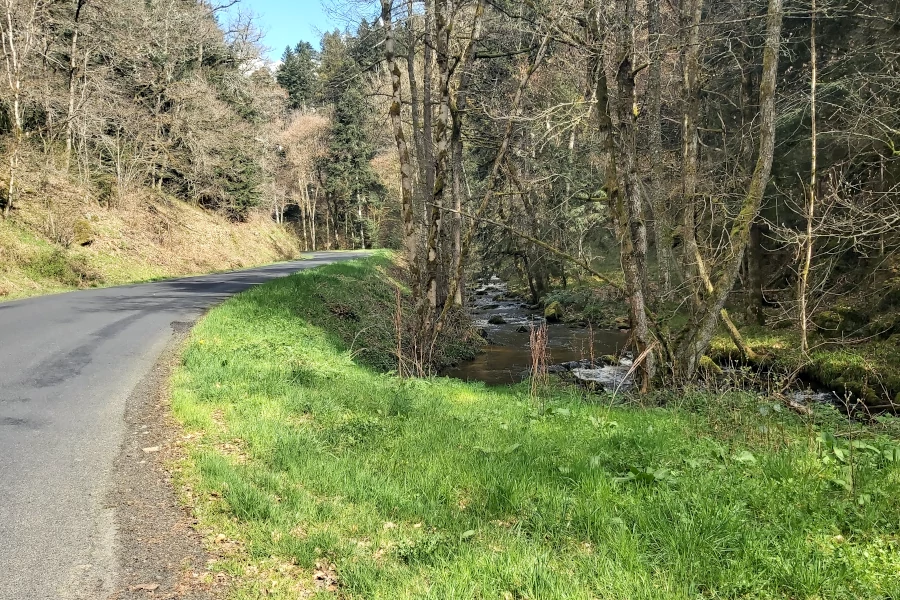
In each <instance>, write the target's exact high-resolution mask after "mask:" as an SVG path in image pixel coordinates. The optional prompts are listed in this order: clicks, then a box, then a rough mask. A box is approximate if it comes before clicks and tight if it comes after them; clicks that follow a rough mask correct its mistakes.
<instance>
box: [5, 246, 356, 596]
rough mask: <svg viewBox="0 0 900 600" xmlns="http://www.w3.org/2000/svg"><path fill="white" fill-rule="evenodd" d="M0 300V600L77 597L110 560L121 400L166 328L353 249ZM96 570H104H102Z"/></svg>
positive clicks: (167, 335)
mask: <svg viewBox="0 0 900 600" xmlns="http://www.w3.org/2000/svg"><path fill="white" fill-rule="evenodd" d="M310 256H311V258H309V259H308V260H303V261H294V262H288V263H280V264H276V265H270V266H267V267H260V268H256V269H250V270H246V271H238V272H234V273H225V274H216V275H207V276H201V277H190V278H185V279H176V280H171V281H161V282H156V283H147V284H139V285H130V286H123V287H114V288H105V289H95V290H85V291H78V292H70V293H66V294H59V295H55V296H43V297H40V298H34V299H30V300H20V301H14V302H8V303H5V304H0V600H26V599H27V600H42V599H44V598H46V599H53V600H56V599H58V598H77V597H82V595H83V593H84V590H83V589H82V590H80V591H79V590H77V589H74V588H75V587H77V586H78V583H77V582H79V581H82V580H85V579H86V578H88V579H97V578H101V579H105V578H108V577H109V576H110V573H109V571H110V570H111V569H114V568H115V557H114V556H113V554H114V550H113V549H114V547H115V527H114V522H115V519H114V517H115V515H114V514H113V511H114V508H113V507H110V506H106V504H107V502H106V494H107V492H108V490H109V489H110V485H111V484H112V481H111V479H112V477H111V475H112V468H113V462H114V460H115V458H116V455H117V453H118V450H119V447H120V445H121V443H122V439H123V435H124V419H123V412H124V408H125V402H126V399H127V398H128V396H129V395H130V394H131V392H132V391H133V390H134V388H135V386H136V385H137V384H138V382H139V381H140V380H141V379H142V378H143V376H144V375H145V374H146V373H147V372H148V371H149V370H150V369H151V367H152V366H153V365H154V363H155V362H156V360H157V358H158V357H159V355H160V353H161V352H162V350H163V349H164V348H165V347H166V344H167V342H168V341H169V340H170V339H171V337H172V331H173V327H172V324H173V323H184V322H193V321H195V320H196V319H197V318H198V317H199V316H200V315H201V314H202V313H203V312H204V311H205V310H206V309H208V308H209V307H211V306H213V305H215V304H217V303H219V302H221V301H223V300H224V299H226V298H228V297H229V296H231V295H233V294H235V293H238V292H240V291H243V290H245V289H247V288H249V287H252V286H254V285H257V284H260V283H263V282H266V281H268V280H271V279H274V278H277V277H283V276H286V275H289V274H291V273H294V272H296V271H298V270H302V269H308V268H312V267H317V266H321V265H324V264H329V263H332V262H336V261H340V260H344V259H348V258H354V257H358V256H360V254H352V253H336V252H335V253H328V252H319V253H313V254H311V255H310ZM101 571H103V572H101Z"/></svg>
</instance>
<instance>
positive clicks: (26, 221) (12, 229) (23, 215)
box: [0, 186, 300, 300]
mask: <svg viewBox="0 0 900 600" xmlns="http://www.w3.org/2000/svg"><path fill="white" fill-rule="evenodd" d="M41 192H42V193H37V190H35V193H34V194H33V196H32V197H31V198H29V201H28V202H23V203H22V205H21V207H20V208H19V209H18V210H17V211H15V212H14V213H13V216H12V217H11V218H9V219H7V220H0V300H10V299H15V298H22V297H27V296H34V295H38V294H44V293H50V292H58V291H65V290H72V289H78V288H85V287H96V286H103V285H117V284H124V283H132V282H136V281H146V280H151V279H159V278H165V277H177V276H182V275H191V274H197V273H209V272H214V271H222V270H233V269H240V268H244V267H251V266H255V265H260V264H266V263H270V262H275V261H279V260H286V259H290V258H296V257H297V256H298V255H299V252H300V249H299V246H298V244H297V240H296V238H295V237H294V236H293V235H292V234H291V233H290V232H288V231H287V230H285V229H284V228H282V227H280V226H278V225H276V224H275V223H273V222H272V221H271V220H270V219H269V218H268V217H266V216H262V215H252V214H251V215H250V216H249V217H248V219H247V220H246V222H242V223H235V222H232V221H229V220H228V219H226V218H225V217H223V216H221V215H219V214H217V213H214V212H211V211H206V210H203V209H201V208H198V207H196V206H193V205H190V204H188V203H185V202H183V201H181V200H177V199H175V198H172V197H171V196H167V195H164V194H159V193H155V192H150V191H146V190H144V191H142V192H140V194H136V195H135V196H133V197H130V198H127V199H124V198H123V199H120V201H119V202H117V203H116V204H115V205H114V206H113V207H106V206H102V205H101V204H100V203H99V202H97V201H94V200H90V201H86V200H84V199H83V197H79V195H78V194H77V190H76V189H75V188H67V187H65V186H60V187H58V188H56V189H53V187H52V186H50V189H44V190H41ZM44 198H52V199H53V201H52V202H51V201H49V200H45V199H44Z"/></svg>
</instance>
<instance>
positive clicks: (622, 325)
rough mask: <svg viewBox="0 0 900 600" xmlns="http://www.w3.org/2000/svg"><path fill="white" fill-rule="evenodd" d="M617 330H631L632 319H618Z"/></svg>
mask: <svg viewBox="0 0 900 600" xmlns="http://www.w3.org/2000/svg"><path fill="white" fill-rule="evenodd" d="M616 329H631V319H629V318H628V317H616Z"/></svg>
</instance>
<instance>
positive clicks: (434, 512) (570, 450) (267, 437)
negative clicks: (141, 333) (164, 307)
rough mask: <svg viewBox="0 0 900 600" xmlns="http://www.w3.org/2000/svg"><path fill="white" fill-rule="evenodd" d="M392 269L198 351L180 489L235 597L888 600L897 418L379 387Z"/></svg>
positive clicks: (373, 272) (306, 291)
mask: <svg viewBox="0 0 900 600" xmlns="http://www.w3.org/2000/svg"><path fill="white" fill-rule="evenodd" d="M389 269H390V264H389V260H388V258H386V257H385V256H378V257H375V258H373V259H370V260H366V261H354V262H349V263H342V264H338V265H332V266H329V267H325V268H322V269H317V270H315V271H304V272H302V273H298V274H297V275H295V276H292V277H290V278H287V279H283V280H277V281H274V282H271V283H268V284H266V285H263V286H260V287H258V288H256V289H254V290H251V291H248V292H246V293H244V294H241V295H239V296H237V297H235V298H233V299H231V300H229V301H228V302H226V303H225V304H224V305H222V306H221V307H219V308H217V309H215V310H213V311H212V312H211V313H210V314H209V315H208V316H207V317H206V318H205V319H204V320H203V321H202V322H201V323H200V324H199V325H198V326H197V328H196V329H195V330H194V332H193V333H192V336H191V338H190V340H189V342H188V344H187V347H186V348H185V351H184V354H183V364H182V366H181V367H180V368H179V369H178V371H177V373H176V375H175V377H174V380H173V409H174V412H175V415H176V416H177V418H178V419H179V420H180V422H181V423H182V425H183V427H184V430H185V431H184V436H183V440H184V441H183V443H184V445H185V450H186V452H185V458H184V459H183V461H182V462H181V464H180V465H179V466H178V473H179V480H180V487H181V490H182V496H183V498H184V500H185V501H186V502H188V503H189V504H190V505H191V506H192V508H193V510H194V512H195V514H196V515H197V517H198V519H199V523H200V526H201V528H202V529H203V530H204V531H206V532H207V535H208V541H209V546H210V549H212V550H214V551H215V553H216V555H217V558H216V560H215V562H213V563H212V568H213V569H214V570H216V571H218V572H219V573H221V576H222V577H226V578H232V579H233V580H234V582H235V587H234V589H233V596H234V597H235V598H259V597H261V596H263V595H265V596H266V597H271V598H297V597H309V596H310V595H313V596H315V597H323V598H328V597H340V598H367V599H368V598H384V599H395V598H435V599H448V598H459V599H472V598H503V599H507V598H521V599H524V598H531V599H542V600H543V599H554V598H584V599H588V598H622V599H639V598H698V597H704V598H830V599H841V598H846V599H850V598H883V599H887V598H895V599H896V598H900V578H898V573H900V537H898V532H900V514H898V511H897V509H896V498H897V497H898V494H900V446H898V442H897V424H896V421H895V420H893V419H889V418H884V419H883V420H882V421H881V423H882V424H881V425H880V426H878V427H868V428H865V429H864V428H862V426H860V425H859V424H858V423H856V422H854V421H852V420H850V421H847V420H845V419H844V418H843V417H842V416H841V415H839V414H837V413H829V412H828V411H824V410H823V411H822V412H819V413H818V416H817V417H815V419H808V420H802V419H801V418H800V417H798V416H796V415H793V414H788V413H787V412H785V411H783V410H781V405H780V404H778V403H772V402H768V401H766V400H765V399H763V398H759V397H757V396H753V395H749V394H744V393H725V394H722V395H721V396H718V397H711V396H710V395H709V394H701V393H688V394H686V395H679V396H673V397H667V398H663V399H662V400H665V403H666V406H667V408H654V407H640V406H636V405H628V406H623V405H619V404H618V403H614V402H613V401H612V400H611V399H610V398H608V397H604V396H582V395H581V393H580V392H578V391H576V390H573V389H555V390H554V389H551V390H549V391H546V392H544V393H545V394H546V396H545V397H542V398H541V399H540V401H537V400H536V399H532V398H531V397H530V394H529V388H528V386H527V385H520V386H516V387H504V388H487V387H485V386H483V385H477V384H466V383H463V382H460V381H456V380H450V379H446V378H434V379H413V380H399V379H397V378H395V377H393V376H392V375H391V374H387V373H381V372H378V371H377V370H376V369H374V368H372V366H374V367H386V366H387V364H386V363H387V362H389V361H388V360H387V359H386V358H384V359H382V358H379V357H386V356H389V355H390V349H391V348H392V345H391V343H390V338H391V334H390V325H389V321H390V320H389V319H388V320H387V322H385V316H386V315H390V314H392V304H393V301H394V297H393V296H392V295H390V294H389V293H388V291H389V289H390V288H391V285H392V284H390V283H389V282H386V280H385V278H386V277H388V276H389V273H390V270H389ZM382 360H383V361H384V364H382ZM362 362H365V363H367V364H368V365H370V366H365V365H363V364H361V363H362Z"/></svg>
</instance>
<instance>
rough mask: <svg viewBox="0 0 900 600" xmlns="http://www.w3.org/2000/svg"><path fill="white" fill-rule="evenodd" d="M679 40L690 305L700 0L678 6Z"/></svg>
mask: <svg viewBox="0 0 900 600" xmlns="http://www.w3.org/2000/svg"><path fill="white" fill-rule="evenodd" d="M681 10H682V12H681V30H682V32H683V36H684V37H683V40H682V56H681V69H682V96H683V98H682V102H683V106H682V119H683V122H682V183H681V185H682V189H681V196H682V213H681V214H682V221H681V236H682V247H683V248H684V254H683V257H682V267H683V269H684V274H685V283H686V284H687V286H688V290H689V291H690V292H691V293H692V294H694V295H695V302H694V305H695V307H696V305H697V304H698V303H699V296H702V291H701V290H702V287H701V282H700V281H699V279H700V277H701V275H700V272H701V271H702V270H704V269H705V267H704V265H703V258H702V255H701V254H700V249H699V247H698V246H697V238H696V227H697V224H696V215H697V179H698V175H697V169H698V166H699V165H698V161H699V139H698V134H697V120H698V117H699V113H700V20H701V18H702V14H703V0H685V1H684V2H683V3H682V7H681Z"/></svg>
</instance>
